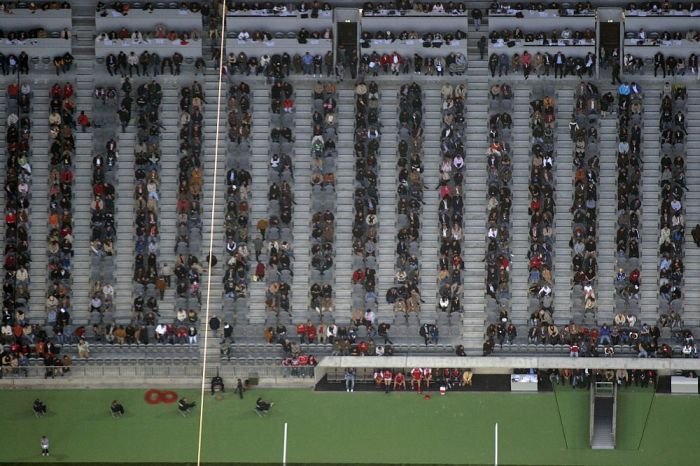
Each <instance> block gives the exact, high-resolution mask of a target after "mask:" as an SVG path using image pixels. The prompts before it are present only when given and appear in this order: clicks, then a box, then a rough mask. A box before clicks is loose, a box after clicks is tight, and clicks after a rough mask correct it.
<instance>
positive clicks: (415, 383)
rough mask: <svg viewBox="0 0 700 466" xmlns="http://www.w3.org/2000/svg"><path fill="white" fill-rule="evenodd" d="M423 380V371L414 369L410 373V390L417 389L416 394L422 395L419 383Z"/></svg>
mask: <svg viewBox="0 0 700 466" xmlns="http://www.w3.org/2000/svg"><path fill="white" fill-rule="evenodd" d="M422 380H423V371H422V370H421V369H420V367H415V368H413V370H412V371H411V390H413V389H414V387H415V388H417V389H418V393H422V390H421V386H422V384H421V381H422Z"/></svg>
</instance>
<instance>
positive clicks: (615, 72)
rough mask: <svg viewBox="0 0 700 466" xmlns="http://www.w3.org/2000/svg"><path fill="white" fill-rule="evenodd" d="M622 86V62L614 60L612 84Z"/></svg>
mask: <svg viewBox="0 0 700 466" xmlns="http://www.w3.org/2000/svg"><path fill="white" fill-rule="evenodd" d="M616 83H617V84H622V80H621V79H620V61H619V60H614V61H613V64H612V83H611V84H616Z"/></svg>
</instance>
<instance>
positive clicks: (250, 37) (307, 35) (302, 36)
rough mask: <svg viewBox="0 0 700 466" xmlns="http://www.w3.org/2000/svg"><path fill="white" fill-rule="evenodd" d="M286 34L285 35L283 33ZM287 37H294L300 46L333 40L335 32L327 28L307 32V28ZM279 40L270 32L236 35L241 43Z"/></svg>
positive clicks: (245, 32)
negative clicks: (311, 42) (316, 41)
mask: <svg viewBox="0 0 700 466" xmlns="http://www.w3.org/2000/svg"><path fill="white" fill-rule="evenodd" d="M281 34H284V33H281ZM285 37H287V38H290V37H293V38H294V39H296V40H297V42H298V43H300V44H307V43H308V42H309V41H310V40H319V39H332V38H333V30H332V29H331V28H326V29H324V30H322V31H311V32H309V31H307V30H306V28H301V29H300V30H299V31H297V32H292V33H288V34H285ZM275 38H279V37H277V34H274V35H273V33H271V32H268V31H253V32H248V31H245V30H243V31H240V32H239V33H238V34H237V35H236V39H238V40H239V41H240V42H248V41H250V42H271V41H272V40H273V39H275Z"/></svg>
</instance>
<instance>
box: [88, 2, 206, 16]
mask: <svg viewBox="0 0 700 466" xmlns="http://www.w3.org/2000/svg"><path fill="white" fill-rule="evenodd" d="M162 5H167V7H168V8H171V9H172V8H175V7H177V9H179V10H180V11H181V12H191V13H202V16H207V15H208V14H209V4H208V3H207V2H204V3H201V4H200V3H199V2H178V3H153V2H144V3H143V5H141V10H142V11H146V12H148V13H153V12H156V11H157V10H159V9H162ZM133 6H134V5H132V4H131V3H130V2H121V1H116V2H112V3H109V4H105V3H104V2H102V1H98V2H97V5H95V13H97V14H99V15H100V16H107V15H108V14H109V15H114V14H115V13H118V14H119V15H121V16H127V15H128V14H129V11H130V10H131V9H132V7H133Z"/></svg>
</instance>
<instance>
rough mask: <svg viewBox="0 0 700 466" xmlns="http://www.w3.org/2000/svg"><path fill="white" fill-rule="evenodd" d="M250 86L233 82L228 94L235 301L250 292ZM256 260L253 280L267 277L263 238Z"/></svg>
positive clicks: (230, 271)
mask: <svg viewBox="0 0 700 466" xmlns="http://www.w3.org/2000/svg"><path fill="white" fill-rule="evenodd" d="M252 112H253V108H252V106H251V95H250V86H248V84H247V83H245V82H241V83H239V84H238V85H237V86H236V85H231V87H230V88H229V97H228V125H229V143H228V153H229V156H228V157H227V158H226V213H225V218H224V228H225V235H226V236H225V241H226V245H225V251H226V252H225V255H224V257H226V261H225V265H224V277H223V284H224V295H225V297H226V298H227V299H228V300H231V301H235V300H237V299H239V298H245V297H246V296H247V295H248V272H249V268H250V265H249V263H248V257H249V250H248V243H249V242H250V237H249V235H248V228H249V226H250V204H249V199H250V198H249V195H250V184H251V182H252V178H251V176H250V169H251V166H250V163H251V160H250V158H251V149H250V131H251V124H252V120H253V113H252ZM253 242H254V244H255V260H256V261H257V262H258V264H257V267H256V270H255V275H254V276H253V279H254V280H256V281H262V280H263V279H264V278H265V264H264V263H261V262H260V255H261V253H262V245H263V240H262V239H261V238H260V237H256V238H255V239H254V240H253Z"/></svg>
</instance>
